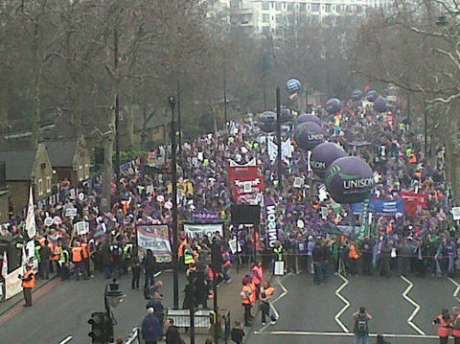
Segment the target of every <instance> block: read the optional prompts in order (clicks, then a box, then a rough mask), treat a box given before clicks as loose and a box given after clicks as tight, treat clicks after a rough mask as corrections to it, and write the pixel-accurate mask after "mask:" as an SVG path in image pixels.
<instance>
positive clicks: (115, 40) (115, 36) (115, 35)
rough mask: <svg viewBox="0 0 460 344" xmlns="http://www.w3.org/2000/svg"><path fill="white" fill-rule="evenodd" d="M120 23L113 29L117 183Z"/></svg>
mask: <svg viewBox="0 0 460 344" xmlns="http://www.w3.org/2000/svg"><path fill="white" fill-rule="evenodd" d="M118 40H119V35H118V23H115V26H114V29H113V71H114V74H115V78H116V80H115V82H116V92H115V109H114V112H115V174H116V176H117V185H118V180H119V179H120V134H119V126H120V123H119V122H120V95H119V82H120V81H119V79H118V77H119V75H118V58H119V57H118Z"/></svg>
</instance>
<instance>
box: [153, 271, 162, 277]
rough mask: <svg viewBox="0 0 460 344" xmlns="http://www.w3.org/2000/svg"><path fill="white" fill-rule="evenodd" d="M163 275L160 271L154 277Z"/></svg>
mask: <svg viewBox="0 0 460 344" xmlns="http://www.w3.org/2000/svg"><path fill="white" fill-rule="evenodd" d="M161 273H162V271H158V272H157V273H156V274H154V275H153V277H155V278H157V277H158V276H160V275H161Z"/></svg>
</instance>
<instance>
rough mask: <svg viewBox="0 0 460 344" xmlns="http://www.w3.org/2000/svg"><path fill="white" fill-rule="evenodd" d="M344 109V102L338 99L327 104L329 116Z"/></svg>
mask: <svg viewBox="0 0 460 344" xmlns="http://www.w3.org/2000/svg"><path fill="white" fill-rule="evenodd" d="M341 107H342V102H341V101H340V100H339V99H337V98H331V99H329V100H328V101H327V103H326V111H327V112H328V113H329V114H334V113H337V112H339V111H340V108H341Z"/></svg>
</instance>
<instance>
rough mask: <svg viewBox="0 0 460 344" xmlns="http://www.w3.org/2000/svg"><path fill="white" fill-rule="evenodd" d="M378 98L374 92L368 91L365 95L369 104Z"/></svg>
mask: <svg viewBox="0 0 460 344" xmlns="http://www.w3.org/2000/svg"><path fill="white" fill-rule="evenodd" d="M378 96H379V94H378V93H377V91H376V90H370V91H369V92H367V94H366V98H367V100H368V101H370V102H371V103H373V102H375V100H376V99H377V97H378Z"/></svg>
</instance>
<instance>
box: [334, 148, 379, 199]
mask: <svg viewBox="0 0 460 344" xmlns="http://www.w3.org/2000/svg"><path fill="white" fill-rule="evenodd" d="M325 183H326V188H327V191H328V192H329V194H330V195H331V197H332V198H333V199H334V201H336V202H337V203H342V204H343V203H357V202H362V201H364V200H365V199H367V198H369V194H370V192H371V190H372V188H373V187H374V178H373V173H372V169H371V168H370V167H369V165H368V164H367V162H365V161H364V160H363V159H361V158H358V157H356V156H349V157H344V158H339V159H337V160H336V161H334V162H333V163H332V165H331V166H329V168H328V169H327V171H326V177H325Z"/></svg>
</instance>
